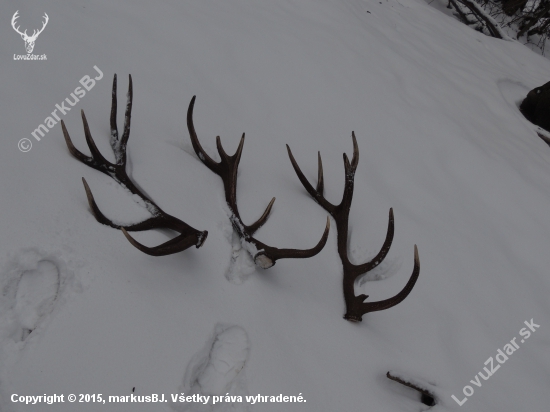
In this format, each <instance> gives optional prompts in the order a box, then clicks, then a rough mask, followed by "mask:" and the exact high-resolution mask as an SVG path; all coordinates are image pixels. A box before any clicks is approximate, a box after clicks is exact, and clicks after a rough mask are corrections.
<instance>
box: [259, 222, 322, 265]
mask: <svg viewBox="0 0 550 412" xmlns="http://www.w3.org/2000/svg"><path fill="white" fill-rule="evenodd" d="M329 231H330V218H329V217H328V216H327V224H326V226H325V231H324V232H323V236H321V239H320V240H319V242H318V243H317V245H315V246H314V247H312V248H311V249H304V250H300V249H277V248H274V247H270V246H267V245H265V244H263V243H261V242H257V245H256V246H257V247H258V246H259V247H261V248H262V250H260V251H259V252H258V253H256V254H255V255H254V262H255V263H256V264H257V265H258V266H260V267H261V268H263V269H268V268H270V267H271V266H273V265H275V262H276V261H277V260H278V259H306V258H310V257H312V256H315V255H316V254H318V253H319V252H320V251H321V250H322V249H323V248H324V247H325V244H326V243H327V239H328V233H329Z"/></svg>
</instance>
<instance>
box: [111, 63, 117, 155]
mask: <svg viewBox="0 0 550 412" xmlns="http://www.w3.org/2000/svg"><path fill="white" fill-rule="evenodd" d="M116 86H117V80H116V73H115V75H114V77H113V90H112V92H111V117H110V118H109V122H110V125H111V147H112V148H113V151H116V147H117V144H118V125H117V121H116V114H117V97H116Z"/></svg>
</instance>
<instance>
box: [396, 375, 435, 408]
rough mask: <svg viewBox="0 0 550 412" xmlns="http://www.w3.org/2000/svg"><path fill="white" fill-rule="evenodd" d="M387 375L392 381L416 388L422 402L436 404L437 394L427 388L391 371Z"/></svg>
mask: <svg viewBox="0 0 550 412" xmlns="http://www.w3.org/2000/svg"><path fill="white" fill-rule="evenodd" d="M386 376H387V377H388V379H391V380H392V381H395V382H399V383H400V384H401V385H405V386H408V387H409V388H412V389H415V390H417V391H418V392H420V402H422V403H423V404H424V405H428V406H434V405H435V404H436V402H435V395H434V394H433V393H431V392H430V391H429V390H427V389H425V388H421V387H419V386H417V385H415V384H413V383H411V382H407V381H405V380H403V379H401V378H400V377H398V376H394V375H392V374H391V372H388V373H387V374H386Z"/></svg>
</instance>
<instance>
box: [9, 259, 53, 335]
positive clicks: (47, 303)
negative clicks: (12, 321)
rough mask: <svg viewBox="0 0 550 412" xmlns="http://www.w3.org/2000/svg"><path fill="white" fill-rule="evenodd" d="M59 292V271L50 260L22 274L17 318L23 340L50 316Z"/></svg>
mask: <svg viewBox="0 0 550 412" xmlns="http://www.w3.org/2000/svg"><path fill="white" fill-rule="evenodd" d="M58 292H59V269H58V268H57V266H56V265H55V263H53V262H51V261H49V260H41V261H39V262H38V263H37V265H36V269H33V270H26V271H24V272H23V273H22V274H21V277H20V278H19V282H18V283H17V290H16V294H15V307H14V308H13V311H14V315H15V318H16V320H17V322H18V323H19V325H20V327H21V340H25V339H26V338H27V336H29V334H30V333H31V332H32V331H33V330H34V329H35V328H36V326H37V325H38V324H39V323H40V320H41V319H42V318H43V317H44V316H46V315H47V314H49V313H50V312H51V311H52V309H53V305H54V303H55V300H56V298H57V294H58Z"/></svg>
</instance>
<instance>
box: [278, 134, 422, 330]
mask: <svg viewBox="0 0 550 412" xmlns="http://www.w3.org/2000/svg"><path fill="white" fill-rule="evenodd" d="M352 138H353V159H352V160H351V163H350V162H349V160H348V156H347V155H346V154H345V153H344V167H345V170H346V175H345V177H346V183H345V188H344V195H343V196H342V201H341V202H340V204H339V205H334V204H332V203H330V202H329V201H328V200H327V199H325V197H324V195H323V191H324V182H323V164H322V162H321V153H320V152H318V164H319V169H318V174H317V176H318V177H317V188H316V189H314V188H313V186H311V184H310V183H309V181H308V180H307V179H306V177H305V176H304V174H303V173H302V171H301V170H300V168H299V167H298V164H297V163H296V160H294V156H293V155H292V152H291V151H290V147H289V146H288V145H286V148H287V150H288V156H289V157H290V162H291V163H292V166H293V167H294V171H295V172H296V174H297V175H298V178H299V179H300V182H302V185H303V186H304V187H305V189H306V190H307V191H308V193H309V194H310V195H311V196H312V197H313V199H315V201H316V202H317V203H318V204H319V205H320V206H321V207H322V208H323V209H325V210H326V211H327V212H329V213H330V215H331V216H332V217H333V218H334V220H335V221H336V230H337V232H338V254H339V255H340V260H341V261H342V266H343V267H344V300H345V301H346V314H345V315H344V319H347V320H349V321H351V322H361V320H362V316H363V315H364V314H365V313H368V312H374V311H377V310H384V309H389V308H391V307H392V306H395V305H397V304H398V303H400V302H402V301H403V300H404V299H405V298H406V297H407V296H408V295H409V293H410V292H411V290H412V288H413V287H414V284H415V283H416V280H417V279H418V275H419V273H420V260H419V258H418V249H417V248H416V245H414V269H413V272H412V275H411V277H410V279H409V281H408V282H407V284H406V285H405V287H404V288H403V289H402V290H401V292H399V293H398V294H397V295H395V296H393V297H391V298H389V299H385V300H382V301H379V302H368V303H367V302H365V299H367V298H368V296H367V295H359V296H355V292H354V285H355V281H356V280H357V279H358V278H359V276H361V275H363V274H365V273H367V272H368V271H370V270H372V269H374V268H375V267H376V266H378V265H379V264H380V263H381V262H382V261H383V260H384V258H385V257H386V255H387V254H388V252H389V250H390V247H391V243H392V240H393V209H390V218H389V223H388V232H387V234H386V240H385V241H384V244H383V245H382V249H380V252H378V254H377V255H376V256H375V257H374V258H373V259H372V260H371V261H370V262H367V263H364V264H362V265H354V264H352V263H351V262H350V260H349V258H348V244H347V243H348V219H349V210H350V208H351V201H352V199H353V185H354V178H355V170H356V169H357V164H358V163H359V148H358V146H357V140H356V139H355V133H354V132H352Z"/></svg>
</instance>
